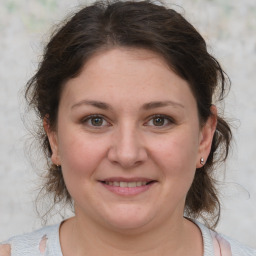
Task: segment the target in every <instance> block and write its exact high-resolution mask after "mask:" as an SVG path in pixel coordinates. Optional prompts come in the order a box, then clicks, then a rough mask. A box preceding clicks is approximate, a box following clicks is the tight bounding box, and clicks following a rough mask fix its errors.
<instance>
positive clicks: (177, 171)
mask: <svg viewBox="0 0 256 256" xmlns="http://www.w3.org/2000/svg"><path fill="white" fill-rule="evenodd" d="M156 102H157V104H156ZM211 110H212V113H213V115H212V116H211V117H209V119H208V120H207V122H206V123H205V125H204V126H203V127H201V126H200V124H199V118H198V111H197V104H196V100H195V98H194V96H193V94H192V92H191V90H190V87H189V84H188V83H187V82H186V81H185V80H183V79H182V78H180V77H179V76H177V75H176V74H175V73H174V72H173V71H172V70H171V69H170V68H169V67H168V65H167V63H166V62H165V61H164V60H163V59H162V58H161V57H160V56H158V55H157V54H155V53H153V52H151V51H148V50H142V49H127V48H115V49H111V50H107V51H102V52H99V53H98V54H97V55H94V56H93V57H92V58H91V59H90V60H89V61H88V62H87V63H86V64H85V66H84V67H83V69H82V71H81V73H80V74H79V75H78V76H77V77H76V78H73V79H70V80H69V81H68V82H67V83H66V84H65V86H64V89H63V91H62V94H61V100H60V105H59V111H58V120H57V128H56V130H51V129H50V128H49V126H48V124H47V122H46V121H45V123H44V127H45V130H46V132H47V134H48V137H49V140H50V144H51V148H52V151H53V154H52V161H53V163H55V164H57V165H61V167H62V172H63V176H64V180H65V183H66V186H67V188H68V190H69V193H70V194H71V196H72V198H73V199H74V202H75V213H76V214H75V217H73V218H71V219H69V220H67V221H65V222H64V223H63V224H62V226H61V229H60V241H61V246H62V250H63V254H64V256H68V255H103V253H104V255H147V256H151V255H158V256H159V255H163V256H164V255H175V256H176V255H183V256H184V255H190V256H193V255H197V256H198V255H203V242H202V236H201V233H200V231H199V229H198V227H197V226H196V225H195V224H193V223H192V222H191V221H189V220H187V219H185V218H183V211H184V204H185V198H186V194H187V192H188V190H189V188H190V186H191V184H192V181H193V177H194V174H195V171H196V168H200V167H201V165H200V158H201V157H204V159H205V160H206V159H207V156H208V154H209V152H210V147H211V142H212V138H213V134H214V131H215V128H216V109H215V107H212V109H211ZM91 115H94V116H93V117H91ZM156 115H157V116H156ZM159 115H160V116H159ZM198 171H200V170H198ZM113 177H115V178H116V177H118V178H117V179H122V178H126V179H131V178H133V179H136V178H137V179H139V178H147V179H150V180H154V181H155V182H154V183H153V184H152V185H151V186H150V188H148V189H147V190H146V191H143V192H141V193H138V194H136V195H130V194H128V195H123V194H122V195H120V194H117V193H114V192H112V191H110V190H109V189H107V188H106V187H105V186H104V185H103V184H102V182H100V181H104V180H106V179H109V178H110V179H112V178H113ZM74 248H75V249H74Z"/></svg>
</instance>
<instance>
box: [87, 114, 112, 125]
mask: <svg viewBox="0 0 256 256" xmlns="http://www.w3.org/2000/svg"><path fill="white" fill-rule="evenodd" d="M83 123H84V124H87V125H88V126H92V127H103V126H109V125H110V124H109V123H108V122H107V121H106V120H105V118H104V117H103V116H101V115H90V116H88V117H86V118H85V119H83Z"/></svg>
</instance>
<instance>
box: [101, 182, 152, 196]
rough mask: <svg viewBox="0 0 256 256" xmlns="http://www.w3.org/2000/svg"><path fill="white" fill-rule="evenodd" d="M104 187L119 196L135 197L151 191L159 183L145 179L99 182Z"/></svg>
mask: <svg viewBox="0 0 256 256" xmlns="http://www.w3.org/2000/svg"><path fill="white" fill-rule="evenodd" d="M99 182H100V183H101V184H102V185H103V187H104V188H105V189H107V190H109V191H110V192H113V193H115V194H117V195H119V196H135V195H138V194H141V193H143V192H145V191H148V190H151V188H152V187H154V186H153V185H154V184H155V183H157V181H156V180H150V179H145V178H133V179H125V178H110V179H106V180H100V181H99Z"/></svg>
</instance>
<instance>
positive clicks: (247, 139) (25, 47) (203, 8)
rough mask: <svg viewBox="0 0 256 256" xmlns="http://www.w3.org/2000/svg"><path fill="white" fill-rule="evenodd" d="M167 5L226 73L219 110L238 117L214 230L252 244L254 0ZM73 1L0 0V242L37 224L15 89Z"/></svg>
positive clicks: (33, 180) (255, 194)
mask: <svg viewBox="0 0 256 256" xmlns="http://www.w3.org/2000/svg"><path fill="white" fill-rule="evenodd" d="M71 2H73V4H71ZM80 3H84V2H83V1H80ZM172 3H176V4H178V5H181V6H183V7H184V10H182V9H180V8H179V7H177V6H175V8H176V9H178V10H180V11H181V12H184V13H185V16H186V17H187V18H188V20H189V21H191V22H192V23H193V24H194V25H195V27H197V28H198V29H199V31H200V32H201V33H202V35H203V36H204V37H205V38H206V40H207V43H208V45H209V49H210V52H212V53H213V54H214V56H216V57H217V59H219V61H220V62H221V63H222V65H223V67H224V69H225V70H226V71H227V73H228V74H229V76H230V77H231V80H232V89H231V92H230V94H229V96H228V98H227V101H226V106H225V107H226V108H225V110H226V113H227V116H229V117H230V118H231V119H234V118H236V119H238V120H239V122H236V125H237V126H238V128H236V129H234V137H235V143H234V144H233V153H232V156H231V158H230V159H229V161H228V164H227V166H226V175H225V183H222V185H221V186H220V188H221V194H222V204H223V210H222V218H221V221H220V224H219V226H218V229H217V230H218V231H220V232H223V233H225V234H226V235H229V236H232V237H234V238H236V239H238V240H240V241H241V242H243V243H246V244H248V245H251V246H254V247H256V238H255V229H256V186H255V183H256V171H255V167H254V166H255V164H254V160H255V158H256V145H255V144H256V143H255V142H256V118H255V117H256V116H255V112H256V71H255V67H256V18H255V17H256V2H255V0H243V1H232V0H211V1H210V0H190V1H185V0H183V1H182V0H177V1H173V2H172ZM78 4H79V1H77V2H76V1H68V0H12V1H11V0H10V1H5V0H0V6H1V7H0V60H1V61H0V86H1V90H0V106H1V113H0V166H1V168H0V240H3V239H5V238H7V237H9V236H11V235H14V234H18V233H22V232H25V231H26V232H27V231H31V230H33V229H35V228H37V227H39V226H40V220H39V219H38V218H37V216H36V212H35V210H34V209H35V207H34V200H35V197H36V191H35V187H36V186H37V185H38V179H37V176H36V174H35V173H36V172H35V167H32V166H31V164H30V163H29V160H28V159H29V156H28V154H25V153H24V144H25V142H27V141H28V137H29V135H28V132H27V131H26V130H25V129H24V125H23V123H22V118H23V116H24V100H23V99H22V92H21V90H22V88H24V85H25V83H26V81H27V80H28V79H29V78H30V76H31V75H32V74H33V72H34V70H35V69H36V66H37V61H38V60H39V59H40V58H39V57H40V54H41V49H42V47H41V46H42V45H41V41H44V40H47V36H48V34H47V31H49V28H50V27H51V25H52V24H53V23H55V22H58V21H59V20H60V19H61V18H62V17H64V16H65V15H66V14H67V12H68V11H70V10H74V6H75V5H78ZM32 150H34V149H33V148H32ZM219 172H220V173H223V171H222V170H219ZM54 221H55V220H51V221H50V222H54Z"/></svg>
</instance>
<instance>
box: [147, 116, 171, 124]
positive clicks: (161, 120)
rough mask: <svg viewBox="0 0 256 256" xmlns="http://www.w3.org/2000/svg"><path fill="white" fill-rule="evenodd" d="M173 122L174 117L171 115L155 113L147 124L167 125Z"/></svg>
mask: <svg viewBox="0 0 256 256" xmlns="http://www.w3.org/2000/svg"><path fill="white" fill-rule="evenodd" d="M173 123H174V121H173V119H172V118H171V117H169V116H165V115H154V116H152V117H151V118H150V120H149V121H148V122H147V123H146V126H155V127H165V126H168V125H171V124H173Z"/></svg>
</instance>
